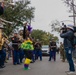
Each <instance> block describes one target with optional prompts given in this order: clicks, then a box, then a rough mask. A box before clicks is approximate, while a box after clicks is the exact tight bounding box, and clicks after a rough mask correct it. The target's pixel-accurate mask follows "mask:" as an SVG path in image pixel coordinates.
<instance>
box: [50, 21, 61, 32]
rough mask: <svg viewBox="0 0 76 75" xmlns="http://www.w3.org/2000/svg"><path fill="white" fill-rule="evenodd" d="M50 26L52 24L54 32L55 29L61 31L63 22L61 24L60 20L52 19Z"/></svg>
mask: <svg viewBox="0 0 76 75" xmlns="http://www.w3.org/2000/svg"><path fill="white" fill-rule="evenodd" d="M50 26H51V31H52V32H53V31H56V32H60V29H61V27H62V26H61V24H60V22H59V21H58V20H53V21H51V24H50Z"/></svg>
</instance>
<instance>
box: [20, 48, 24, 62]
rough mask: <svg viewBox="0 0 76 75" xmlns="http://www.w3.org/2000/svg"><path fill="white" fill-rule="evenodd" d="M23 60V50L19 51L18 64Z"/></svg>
mask: <svg viewBox="0 0 76 75" xmlns="http://www.w3.org/2000/svg"><path fill="white" fill-rule="evenodd" d="M23 58H24V51H23V49H19V59H20V61H19V62H20V63H22V60H23Z"/></svg>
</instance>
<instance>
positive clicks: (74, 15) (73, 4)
mask: <svg viewBox="0 0 76 75" xmlns="http://www.w3.org/2000/svg"><path fill="white" fill-rule="evenodd" d="M72 7H73V21H74V26H75V17H76V16H75V10H74V0H72Z"/></svg>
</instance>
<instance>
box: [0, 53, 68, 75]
mask: <svg viewBox="0 0 76 75" xmlns="http://www.w3.org/2000/svg"><path fill="white" fill-rule="evenodd" d="M48 59H49V57H43V60H42V61H40V60H37V61H36V62H35V63H31V64H30V68H31V69H30V70H24V69H23V64H21V65H12V59H10V60H9V61H8V63H6V67H5V68H4V69H0V75H66V73H65V71H67V70H68V63H67V61H66V62H64V63H63V62H61V60H60V57H59V55H58V54H57V60H56V62H54V61H53V60H52V61H48Z"/></svg>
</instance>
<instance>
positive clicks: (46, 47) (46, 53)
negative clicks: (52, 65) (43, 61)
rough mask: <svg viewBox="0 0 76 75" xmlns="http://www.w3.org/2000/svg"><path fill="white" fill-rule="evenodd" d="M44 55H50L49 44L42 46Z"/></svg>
mask: <svg viewBox="0 0 76 75" xmlns="http://www.w3.org/2000/svg"><path fill="white" fill-rule="evenodd" d="M42 55H43V56H48V55H49V46H48V45H43V46H42Z"/></svg>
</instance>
